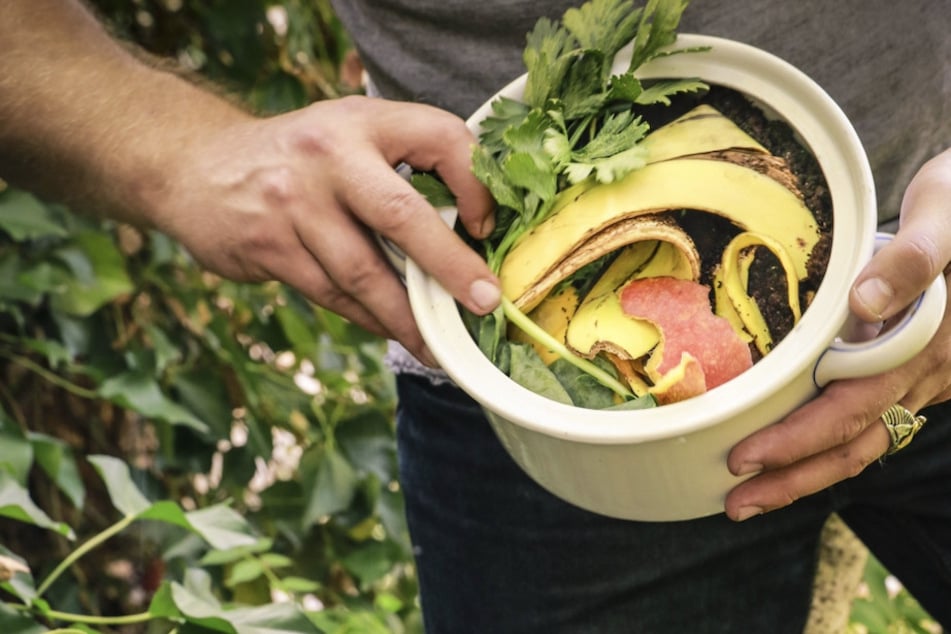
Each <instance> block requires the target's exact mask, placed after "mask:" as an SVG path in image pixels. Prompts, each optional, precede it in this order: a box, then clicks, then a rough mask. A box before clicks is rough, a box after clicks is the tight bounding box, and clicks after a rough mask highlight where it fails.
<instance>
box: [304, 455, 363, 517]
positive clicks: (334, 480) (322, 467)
mask: <svg viewBox="0 0 951 634" xmlns="http://www.w3.org/2000/svg"><path fill="white" fill-rule="evenodd" d="M315 459H316V460H318V461H319V462H318V463H317V465H316V469H314V466H313V461H314V460H315ZM301 471H302V473H301V482H302V484H303V486H304V490H305V491H310V496H309V498H308V500H307V506H306V508H305V510H304V515H303V517H302V518H301V519H302V526H309V525H310V524H312V523H313V522H314V521H316V520H318V519H320V518H322V517H324V516H327V515H333V514H334V513H337V512H339V511H343V510H345V509H347V508H349V506H350V503H351V502H352V501H353V497H354V495H355V494H356V490H357V484H358V479H357V474H356V472H355V471H354V469H353V467H352V466H351V465H350V463H349V462H347V459H346V458H344V457H343V456H342V455H341V454H340V453H339V452H338V451H337V450H336V449H333V448H326V449H324V450H323V451H322V452H310V453H309V454H305V458H304V459H303V460H302V465H301ZM309 474H313V475H309Z"/></svg>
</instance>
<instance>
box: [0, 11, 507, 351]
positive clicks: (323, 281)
mask: <svg viewBox="0 0 951 634" xmlns="http://www.w3.org/2000/svg"><path fill="white" fill-rule="evenodd" d="M0 41H3V42H4V47H5V51H4V54H3V55H2V56H0V177H2V178H4V179H7V180H9V181H10V182H11V183H13V184H15V185H18V186H21V187H24V188H26V189H30V190H32V191H34V192H36V193H38V194H40V195H42V196H44V197H48V198H54V199H58V200H63V201H65V202H68V203H69V204H71V205H73V206H74V207H75V208H77V209H83V210H89V211H96V212H100V213H104V214H107V215H109V216H111V217H114V218H117V219H120V220H124V221H128V222H132V223H134V224H137V225H140V226H149V227H155V228H157V229H159V230H161V231H164V232H166V233H168V234H169V235H171V236H172V237H174V238H176V239H178V240H180V241H181V242H182V243H183V244H184V245H185V246H186V247H187V248H188V249H189V250H190V251H191V252H192V254H193V255H194V256H195V257H196V259H197V260H198V261H199V262H200V263H201V264H202V265H204V266H205V267H207V268H208V269H210V270H212V271H214V272H216V273H219V274H221V275H223V276H226V277H230V278H232V279H236V280H240V281H260V280H267V279H278V280H281V281H283V282H286V283H288V284H291V285H292V286H295V287H296V288H298V289H299V290H300V291H301V292H303V293H304V294H305V295H306V296H307V297H308V298H310V299H311V300H312V301H314V302H315V303H318V304H321V305H323V306H325V307H327V308H330V309H331V310H334V311H336V312H339V313H340V314H342V315H344V316H345V317H348V318H350V319H352V320H353V321H355V322H356V323H359V324H360V325H362V326H364V327H366V328H368V329H369V330H371V331H373V332H375V333H378V334H381V335H384V336H389V337H393V338H396V339H398V340H400V341H401V342H402V343H403V344H404V345H406V346H407V348H408V349H409V350H411V351H412V352H414V353H416V354H417V356H420V357H422V358H424V359H426V358H427V352H426V350H425V345H424V344H423V342H422V339H421V337H420V335H419V332H418V331H417V329H416V326H415V324H414V323H413V320H412V317H411V316H410V312H409V306H408V301H407V298H406V293H405V290H404V289H403V287H402V285H401V283H400V282H399V280H398V278H397V277H396V276H395V275H394V274H393V273H392V271H391V270H390V268H389V266H388V265H387V263H386V262H385V260H384V259H383V258H382V256H381V255H380V253H379V250H378V249H377V248H376V246H375V244H374V242H373V240H372V239H371V238H370V237H369V235H368V231H367V228H370V229H372V230H375V231H378V232H381V233H383V234H385V235H387V236H388V237H390V238H391V239H392V240H393V241H394V242H396V243H397V244H399V245H400V246H401V247H402V248H403V249H404V250H405V251H406V252H407V253H408V254H409V256H410V257H411V258H413V259H414V260H415V261H416V262H417V263H418V264H419V265H420V266H421V267H422V268H423V269H424V270H426V271H428V272H429V273H431V274H432V275H433V276H434V277H435V278H436V279H438V280H439V281H440V282H441V283H442V284H443V285H444V286H445V287H446V288H447V289H448V290H449V291H450V292H451V293H452V294H453V295H454V296H455V297H456V298H457V299H459V300H460V301H461V302H462V303H464V304H465V305H466V306H468V307H469V308H470V309H472V310H474V311H476V312H478V313H482V312H486V311H487V310H491V309H492V308H494V307H495V305H496V304H497V303H498V290H497V288H498V286H497V281H496V280H495V278H494V277H493V276H492V275H491V273H490V272H489V270H488V268H487V267H486V265H485V263H484V262H483V261H482V259H481V258H480V257H479V256H478V255H477V254H476V253H474V252H473V251H471V250H470V249H468V248H467V247H465V246H464V244H463V243H462V241H461V240H460V239H459V238H458V237H457V236H456V235H455V234H454V233H453V232H452V231H451V230H450V229H449V228H448V227H446V226H445V225H444V224H443V223H442V221H441V220H440V219H439V217H438V216H437V214H436V213H435V212H434V210H433V209H432V208H431V207H430V206H429V205H428V204H427V203H426V202H425V200H424V199H423V198H422V197H421V196H419V195H418V194H417V193H416V192H415V191H414V190H413V189H412V188H411V187H410V186H409V185H408V184H407V183H405V182H404V181H403V180H402V179H401V178H399V177H398V176H397V175H396V174H395V172H394V171H393V169H392V166H393V165H395V164H397V163H399V162H401V161H405V162H407V163H409V164H410V165H413V166H415V167H418V168H420V169H424V170H430V169H434V170H436V171H438V172H439V173H440V174H441V175H442V177H443V179H444V180H445V181H446V182H447V184H449V186H450V188H452V189H453V191H454V192H455V194H456V195H457V197H458V199H459V213H460V218H461V219H462V221H463V223H464V224H465V225H466V227H467V228H468V229H469V231H470V233H472V234H473V235H475V236H477V237H480V236H483V235H484V234H485V231H487V230H489V229H490V228H491V200H490V197H489V195H488V193H487V192H486V190H485V189H484V188H483V187H482V186H481V184H480V183H479V182H478V181H477V180H476V179H475V178H474V176H472V174H471V171H470V167H469V152H470V146H471V144H472V143H474V139H473V138H472V135H471V134H470V133H469V132H468V130H467V129H466V128H465V125H464V123H463V122H462V121H461V120H459V119H458V118H457V117H455V116H453V115H450V114H448V113H445V112H443V111H440V110H437V109H435V108H430V107H427V106H421V105H414V104H405V103H395V102H387V101H384V100H377V99H366V98H362V97H352V98H347V99H342V100H334V101H327V102H320V103H317V104H314V105H312V106H310V107H308V108H305V109H302V110H299V111H296V112H292V113H288V114H286V115H282V116H279V117H272V118H259V117H255V116H252V115H250V114H248V113H246V112H244V111H243V110H242V109H240V108H238V107H236V106H234V105H232V104H230V103H229V102H228V101H226V100H224V99H222V98H220V97H218V96H217V95H215V94H213V93H211V92H208V91H206V90H203V89H201V88H199V87H197V86H195V85H193V84H191V83H189V82H187V81H185V80H183V79H181V78H180V77H177V76H175V75H174V74H172V73H168V72H164V71H162V70H161V69H158V68H155V67H151V66H149V65H147V64H144V63H142V62H141V61H140V60H138V59H137V58H136V56H134V55H132V54H131V53H129V52H128V51H127V50H125V49H123V48H122V47H121V46H120V45H118V44H117V43H116V42H114V41H113V40H112V39H111V38H110V37H109V36H108V35H107V34H106V33H105V32H104V30H103V29H102V28H101V26H100V25H99V24H98V23H97V21H96V20H95V19H94V18H93V17H92V16H91V15H90V14H89V13H88V12H87V11H86V10H85V9H84V8H83V7H82V6H81V5H80V4H78V2H76V1H75V0H5V1H4V2H3V3H0Z"/></svg>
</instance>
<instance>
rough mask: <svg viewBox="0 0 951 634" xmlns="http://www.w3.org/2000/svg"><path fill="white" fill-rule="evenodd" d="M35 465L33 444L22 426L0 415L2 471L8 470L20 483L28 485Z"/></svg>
mask: <svg viewBox="0 0 951 634" xmlns="http://www.w3.org/2000/svg"><path fill="white" fill-rule="evenodd" d="M32 466H33V445H31V444H30V441H29V440H28V439H27V438H26V437H25V436H24V435H23V432H22V431H21V430H20V428H19V427H18V426H17V425H15V424H13V423H12V422H7V421H6V420H4V417H2V416H0V471H6V472H7V473H8V474H9V475H11V476H13V479H14V480H16V482H18V483H19V484H21V485H23V486H26V483H27V478H28V477H29V475H30V467H32Z"/></svg>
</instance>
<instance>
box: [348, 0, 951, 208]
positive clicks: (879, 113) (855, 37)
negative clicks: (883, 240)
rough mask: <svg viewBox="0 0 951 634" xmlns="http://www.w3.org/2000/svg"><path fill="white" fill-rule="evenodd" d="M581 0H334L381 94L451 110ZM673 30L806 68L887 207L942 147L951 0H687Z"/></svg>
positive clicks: (949, 120)
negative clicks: (855, 142) (852, 138)
mask: <svg viewBox="0 0 951 634" xmlns="http://www.w3.org/2000/svg"><path fill="white" fill-rule="evenodd" d="M580 4H581V2H580V0H573V1H571V0H547V1H546V0H479V1H476V2H473V1H471V0H334V5H335V6H336V9H337V11H338V14H339V15H340V17H341V19H342V20H343V21H344V23H345V24H346V26H347V29H348V30H349V32H350V33H351V35H352V37H353V39H354V41H355V42H356V45H357V48H358V50H359V52H360V54H361V56H362V58H363V61H364V64H365V65H366V67H367V69H368V72H369V74H370V76H371V78H372V79H373V82H374V84H375V86H376V87H377V88H378V89H379V91H380V93H381V95H382V96H383V97H387V98H390V99H400V100H412V101H420V102H424V103H428V104H432V105H436V106H440V107H442V108H445V109H447V110H450V111H452V112H455V113H456V114H458V115H460V116H463V117H465V116H468V115H469V114H470V113H471V112H472V111H473V110H475V108H476V107H478V106H479V105H480V104H481V103H482V102H483V101H485V100H486V99H487V98H488V97H490V96H491V95H492V94H493V93H494V92H495V91H496V90H498V89H499V88H501V87H502V86H503V85H504V84H505V83H507V82H508V81H509V80H510V79H512V78H514V77H516V76H517V75H520V74H521V73H522V72H524V68H523V66H522V60H521V53H522V48H523V47H524V44H525V34H526V33H527V32H528V31H529V30H530V29H531V28H532V26H533V25H534V24H535V21H536V20H537V19H538V18H539V17H540V16H541V15H547V16H549V17H551V18H557V17H559V16H560V15H561V14H562V13H564V11H565V9H567V8H568V7H569V6H576V5H580ZM680 30H681V31H682V32H693V33H705V34H709V35H718V36H722V37H729V38H732V39H736V40H739V41H742V42H746V43H748V44H752V45H754V46H758V47H760V48H763V49H766V50H768V51H770V52H772V53H774V54H776V55H778V56H780V57H782V58H784V59H785V60H787V61H788V62H790V63H792V64H793V65H795V66H797V67H799V68H800V69H802V70H803V71H805V72H806V73H807V74H808V75H809V76H811V77H812V78H813V79H814V80H816V81H817V82H818V83H819V84H820V85H821V86H823V88H825V89H826V91H828V92H829V94H831V95H832V97H833V99H835V100H836V102H838V104H839V105H840V106H841V107H842V109H843V110H844V111H845V113H846V115H848V117H849V118H850V119H851V120H852V122H853V125H855V127H856V129H857V130H858V133H859V136H860V137H861V139H862V141H863V143H864V144H865V147H866V150H867V151H868V154H869V157H870V159H871V162H872V166H873V170H874V172H875V176H876V184H877V188H878V199H879V209H880V211H879V218H880V219H881V220H887V219H890V218H893V217H895V216H896V215H897V213H898V209H899V204H900V201H901V194H902V191H903V190H904V188H905V186H906V185H907V183H908V181H909V179H910V178H911V176H912V175H913V174H914V172H915V171H916V170H917V169H918V167H919V166H920V165H921V163H922V162H923V161H925V160H926V159H927V158H930V157H931V156H934V155H935V154H937V153H938V152H940V151H941V150H942V149H945V148H947V147H949V146H951V0H901V1H900V2H896V1H895V0H795V1H792V0H694V1H693V2H692V3H691V4H690V6H689V7H687V10H686V12H685V13H684V19H683V23H682V24H681V28H680Z"/></svg>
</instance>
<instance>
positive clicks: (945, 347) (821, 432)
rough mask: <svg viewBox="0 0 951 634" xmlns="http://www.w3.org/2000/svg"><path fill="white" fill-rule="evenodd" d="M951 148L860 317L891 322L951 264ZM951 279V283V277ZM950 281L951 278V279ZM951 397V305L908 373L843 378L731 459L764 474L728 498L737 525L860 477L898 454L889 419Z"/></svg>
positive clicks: (906, 206)
mask: <svg viewBox="0 0 951 634" xmlns="http://www.w3.org/2000/svg"><path fill="white" fill-rule="evenodd" d="M949 201H951V150H949V151H946V152H944V153H943V154H940V155H938V156H937V157H935V158H934V159H932V160H931V161H929V162H928V163H926V164H925V165H924V166H923V167H922V169H921V170H920V171H919V172H918V173H917V174H916V176H915V178H914V179H912V182H911V184H910V185H909V187H908V189H907V190H906V192H905V196H904V199H903V202H902V210H901V221H902V224H901V228H900V230H899V231H898V233H897V234H896V237H895V239H894V240H892V242H890V243H889V244H888V245H886V246H885V247H883V248H882V249H881V250H880V251H879V252H878V253H877V254H876V255H875V256H874V257H873V258H872V260H870V261H869V263H868V264H867V265H866V266H865V268H864V269H863V270H862V272H861V273H860V274H859V276H858V278H857V279H856V282H855V284H854V285H853V287H852V294H851V298H850V308H851V310H852V313H853V314H854V315H855V316H856V317H858V318H859V319H861V320H862V321H865V322H868V323H874V322H880V321H882V320H887V319H889V318H891V317H893V316H895V315H896V314H898V313H899V312H901V311H902V310H903V308H904V307H906V306H908V305H909V304H910V303H911V302H912V301H913V300H914V299H915V298H916V297H917V296H918V295H920V294H921V293H922V292H923V291H924V290H925V289H926V288H927V287H928V286H929V285H930V284H931V281H932V280H933V279H934V278H935V277H936V276H937V275H940V274H942V270H944V269H945V266H946V265H947V264H948V262H949V261H951V202H949ZM949 278H951V276H949ZM948 281H951V280H948ZM948 399H951V307H949V308H948V309H946V311H945V315H944V319H943V322H942V324H941V327H940V328H939V330H938V332H937V333H936V334H935V336H934V338H933V339H932V341H931V342H930V343H929V344H928V345H927V346H926V347H925V349H924V350H923V351H922V352H921V353H919V354H918V355H917V356H916V357H914V358H913V359H911V360H910V361H908V362H907V363H905V364H904V365H902V366H900V367H898V368H896V369H894V370H891V371H889V372H886V373H884V374H880V375H877V376H872V377H866V378H861V379H848V380H840V381H836V382H834V383H831V384H830V385H828V386H827V387H826V388H825V389H824V390H823V391H822V393H821V394H820V395H819V396H818V397H816V398H815V399H813V400H812V401H810V402H808V403H806V404H805V405H803V406H802V407H800V408H799V409H797V410H795V411H794V412H792V413H791V414H789V415H788V416H786V417H785V418H783V419H782V420H780V421H779V422H777V423H775V424H773V425H770V426H768V427H766V428H764V429H762V430H760V431H758V432H756V433H754V434H751V435H750V436H748V437H747V438H745V439H744V440H742V441H740V442H739V443H737V445H736V446H735V447H734V448H733V449H732V451H731V452H730V454H729V456H728V459H727V465H728V467H729V469H730V471H731V472H733V473H734V474H736V475H747V474H750V473H757V472H759V473H758V474H757V475H755V476H753V477H752V478H750V479H749V480H746V481H745V482H743V483H741V484H739V485H737V486H736V487H735V488H734V489H733V490H732V491H731V492H730V493H729V495H728V496H727V498H726V504H725V510H726V513H727V515H728V516H729V517H730V518H732V519H734V520H737V521H741V520H745V519H747V518H749V517H751V516H753V515H758V514H760V513H765V512H768V511H772V510H775V509H778V508H782V507H784V506H787V505H789V504H791V503H793V502H795V501H796V500H797V499H799V498H802V497H805V496H807V495H811V494H812V493H816V492H818V491H821V490H823V489H825V488H827V487H829V486H831V485H833V484H835V483H836V482H840V481H842V480H845V479H847V478H850V477H853V476H856V475H858V474H859V473H861V472H862V471H863V470H864V469H865V467H866V466H868V465H869V464H871V463H872V462H874V461H875V460H877V459H878V458H879V457H881V456H882V455H883V454H884V453H885V452H886V451H887V450H888V449H889V447H890V438H889V434H888V430H887V429H886V428H885V425H884V424H883V423H881V419H880V417H881V415H882V413H883V412H884V411H885V410H886V409H887V408H888V407H889V406H891V405H893V404H895V403H900V404H901V405H903V406H904V407H906V408H907V409H909V410H910V411H911V412H912V413H917V412H918V410H920V409H921V408H923V407H926V406H928V405H931V404H935V403H940V402H943V401H945V400H948Z"/></svg>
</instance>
